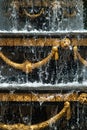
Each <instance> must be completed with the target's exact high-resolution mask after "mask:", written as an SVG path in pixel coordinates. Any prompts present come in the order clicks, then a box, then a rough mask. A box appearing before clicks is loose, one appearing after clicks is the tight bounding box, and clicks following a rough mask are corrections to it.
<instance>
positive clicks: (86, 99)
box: [0, 93, 87, 103]
mask: <svg viewBox="0 0 87 130" xmlns="http://www.w3.org/2000/svg"><path fill="white" fill-rule="evenodd" d="M0 101H13V102H14V101H16V102H31V101H32V102H63V101H78V102H80V103H87V93H82V94H77V93H67V94H61V93H54V94H51V93H48V94H45V93H43V94H34V93H29V94H28V93H18V94H17V93H15V94H11V93H0Z"/></svg>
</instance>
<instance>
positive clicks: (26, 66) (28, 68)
mask: <svg viewBox="0 0 87 130" xmlns="http://www.w3.org/2000/svg"><path fill="white" fill-rule="evenodd" d="M59 46H61V47H62V48H66V47H69V46H70V40H69V39H68V38H65V39H63V40H61V41H60V42H59V44H58V45H57V46H53V47H52V51H51V53H50V54H49V55H48V56H47V57H46V58H44V59H42V60H41V61H39V62H36V63H32V62H30V61H27V60H26V61H25V62H23V63H21V64H19V63H15V62H13V61H11V60H10V59H9V58H7V57H6V56H5V55H4V54H3V53H2V52H0V58H1V59H2V60H3V61H4V62H6V63H7V64H8V65H10V66H12V67H13V68H15V69H19V70H22V71H24V72H25V73H30V72H32V70H33V69H35V68H39V67H41V66H42V65H45V64H46V63H47V62H49V60H50V59H51V58H52V57H53V56H54V58H55V60H58V58H59V54H58V47H59Z"/></svg>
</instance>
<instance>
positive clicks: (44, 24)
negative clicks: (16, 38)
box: [0, 0, 84, 32]
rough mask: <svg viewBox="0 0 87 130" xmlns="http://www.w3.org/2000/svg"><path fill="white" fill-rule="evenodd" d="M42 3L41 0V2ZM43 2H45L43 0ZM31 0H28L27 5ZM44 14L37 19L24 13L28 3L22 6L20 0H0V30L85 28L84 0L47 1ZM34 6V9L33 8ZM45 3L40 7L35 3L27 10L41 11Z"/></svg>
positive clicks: (69, 29)
mask: <svg viewBox="0 0 87 130" xmlns="http://www.w3.org/2000/svg"><path fill="white" fill-rule="evenodd" d="M24 3H26V1H25V2H24ZM39 3H40V2H39ZM42 3H43V2H42ZM21 4H22V3H21ZM28 5H29V1H27V6H28ZM47 5H48V6H46V7H45V9H44V14H43V15H41V17H38V18H36V19H31V18H28V17H27V16H26V15H23V13H24V12H23V11H24V9H26V4H24V5H23V7H21V5H20V3H19V2H18V1H13V0H9V1H8V2H7V1H6V0H1V1H0V19H1V20H0V30H7V31H12V32H14V31H17V30H18V31H22V32H23V31H35V30H36V31H61V30H63V31H65V30H68V31H72V30H83V29H84V22H83V9H84V7H83V1H82V0H72V1H71V0H63V1H60V0H55V1H51V2H47ZM33 8H34V9H33ZM42 8H43V5H41V7H39V8H38V6H37V7H36V6H35V3H33V4H32V5H31V7H30V6H29V7H27V9H26V10H27V11H28V12H29V13H30V14H32V10H33V12H35V11H36V12H37V13H39V11H40V10H41V9H42Z"/></svg>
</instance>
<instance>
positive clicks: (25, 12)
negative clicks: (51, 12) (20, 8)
mask: <svg viewBox="0 0 87 130" xmlns="http://www.w3.org/2000/svg"><path fill="white" fill-rule="evenodd" d="M24 14H25V15H26V16H27V17H29V18H31V19H35V18H38V17H40V16H41V15H42V14H44V8H42V9H41V10H40V12H39V13H37V14H30V13H29V12H27V10H26V9H24Z"/></svg>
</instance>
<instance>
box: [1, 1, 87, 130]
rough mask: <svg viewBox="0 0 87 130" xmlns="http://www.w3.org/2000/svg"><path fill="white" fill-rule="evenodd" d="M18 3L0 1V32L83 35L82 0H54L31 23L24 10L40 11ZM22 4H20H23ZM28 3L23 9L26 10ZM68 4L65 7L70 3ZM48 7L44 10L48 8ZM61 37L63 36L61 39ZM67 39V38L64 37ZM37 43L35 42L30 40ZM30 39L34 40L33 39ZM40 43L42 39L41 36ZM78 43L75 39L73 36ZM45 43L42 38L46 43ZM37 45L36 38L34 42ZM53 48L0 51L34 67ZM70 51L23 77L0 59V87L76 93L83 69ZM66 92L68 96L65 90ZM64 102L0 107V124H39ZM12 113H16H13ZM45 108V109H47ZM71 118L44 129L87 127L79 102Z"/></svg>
mask: <svg viewBox="0 0 87 130" xmlns="http://www.w3.org/2000/svg"><path fill="white" fill-rule="evenodd" d="M20 1H21V0H19V1H17V0H8V1H7V0H0V32H4V33H13V34H16V33H32V34H33V33H34V34H35V33H36V34H37V33H39V34H40V33H42V34H43V33H45V34H49V33H50V32H51V33H60V32H62V33H63V32H80V31H81V32H83V33H84V32H87V31H86V27H85V25H86V24H85V22H84V21H86V20H85V19H86V17H84V10H85V9H84V1H82V0H62V1H61V0H55V1H52V2H51V1H49V2H48V3H47V4H46V6H45V7H44V14H42V15H41V17H37V18H35V19H32V18H30V16H29V17H28V16H26V15H25V14H24V10H26V11H27V12H29V13H30V14H31V15H32V14H33V13H35V14H37V13H38V12H40V10H41V9H42V8H43V5H42V3H43V0H42V3H40V2H41V1H39V2H38V3H39V4H40V7H38V6H37V5H35V1H34V0H33V4H32V6H31V5H30V3H31V0H26V1H25V3H24V4H23V7H22V6H21V5H22V4H19V3H20ZM22 2H24V1H22ZM26 3H27V7H26ZM69 3H70V4H69ZM48 5H49V6H48ZM61 37H62V36H61ZM69 37H70V36H69ZM35 38H36V37H35ZM35 38H34V39H35ZM44 38H45V37H44ZM76 38H77V39H78V41H79V36H76ZM45 39H46V38H45ZM35 42H36V39H35ZM51 49H52V47H50V46H48V47H46V46H43V47H41V46H35V47H34V46H29V47H28V46H27V47H26V46H25V47H22V46H17V47H16V46H12V47H11V46H9V47H8V46H4V47H3V46H2V47H0V51H1V52H3V54H5V55H6V56H7V57H8V58H9V59H11V60H13V61H15V62H17V63H23V62H24V61H26V60H28V61H31V62H33V63H35V62H38V61H40V60H41V59H43V58H45V57H46V56H47V55H48V54H49V53H50V52H51ZM78 50H79V52H80V54H81V55H82V56H83V57H84V58H85V59H86V58H87V47H86V46H84V47H83V46H80V47H79V48H78ZM73 55H74V54H73V50H72V48H68V49H63V48H61V47H59V59H58V61H55V60H54V59H51V60H50V61H49V62H48V63H47V64H46V65H44V66H42V67H40V68H37V69H34V70H33V71H32V73H28V74H26V73H25V72H22V71H21V70H17V69H14V68H13V67H10V66H9V65H7V64H6V63H5V62H4V61H3V60H1V59H0V88H1V89H3V88H6V89H9V88H11V91H10V92H11V93H14V91H12V88H13V90H14V88H17V89H18V88H19V89H21V88H22V89H26V88H34V87H36V88H41V87H42V88H43V89H44V90H46V89H47V88H50V89H51V88H53V89H55V88H58V89H60V90H61V89H65V88H66V90H67V87H68V88H70V89H71V90H73V91H74V89H75V88H78V89H79V88H82V87H83V88H86V87H87V67H85V66H84V65H83V64H82V63H81V62H80V61H79V60H77V61H74V57H73ZM70 92H71V91H70ZM63 105H64V104H63V103H62V102H60V103H58V104H55V103H54V104H50V103H48V105H47V104H44V102H38V103H36V104H34V103H32V102H30V103H27V102H26V103H16V104H15V103H11V105H10V102H7V103H4V102H2V103H0V112H1V113H0V122H1V123H6V124H15V123H23V124H26V125H31V124H36V123H40V122H42V121H44V120H47V119H49V118H51V117H52V116H54V115H56V114H57V113H58V112H59V111H60V110H61V108H62V107H63ZM14 108H15V109H14ZM49 108H50V109H49ZM71 108H72V118H71V120H69V121H67V120H65V118H62V119H60V120H59V121H58V122H57V123H55V124H50V126H49V128H47V130H62V129H64V130H86V129H85V128H87V114H86V113H87V106H86V105H85V104H84V105H82V104H80V103H78V102H73V103H71Z"/></svg>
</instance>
